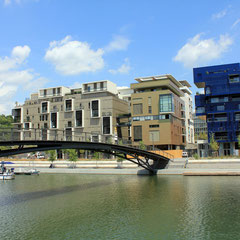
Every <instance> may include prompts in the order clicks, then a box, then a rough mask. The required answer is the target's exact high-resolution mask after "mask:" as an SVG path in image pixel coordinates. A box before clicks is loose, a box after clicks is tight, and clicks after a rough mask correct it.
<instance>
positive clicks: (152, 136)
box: [151, 132, 154, 151]
mask: <svg viewBox="0 0 240 240" xmlns="http://www.w3.org/2000/svg"><path fill="white" fill-rule="evenodd" d="M151 136H152V145H153V151H154V138H153V132H152V133H151Z"/></svg>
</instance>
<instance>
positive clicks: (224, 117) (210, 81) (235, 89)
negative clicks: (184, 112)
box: [193, 63, 240, 146]
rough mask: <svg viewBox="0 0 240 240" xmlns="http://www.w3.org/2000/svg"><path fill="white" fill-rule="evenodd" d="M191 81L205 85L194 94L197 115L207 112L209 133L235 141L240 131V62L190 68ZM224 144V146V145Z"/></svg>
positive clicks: (226, 141)
mask: <svg viewBox="0 0 240 240" xmlns="http://www.w3.org/2000/svg"><path fill="white" fill-rule="evenodd" d="M193 75H194V83H195V84H196V86H197V87H199V88H204V94H201V95H196V96H195V105H196V115H206V117H207V125H208V134H209V135H210V134H211V133H214V134H215V139H216V140H217V141H218V142H222V143H234V142H237V141H238V139H237V138H238V135H239V134H240V130H239V126H240V124H239V122H240V64H239V63H234V64H224V65H218V66H209V67H200V68H194V69H193ZM225 146H226V145H225Z"/></svg>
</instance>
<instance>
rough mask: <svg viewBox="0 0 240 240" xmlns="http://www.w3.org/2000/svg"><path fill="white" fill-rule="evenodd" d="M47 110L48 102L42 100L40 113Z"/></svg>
mask: <svg viewBox="0 0 240 240" xmlns="http://www.w3.org/2000/svg"><path fill="white" fill-rule="evenodd" d="M46 112H48V103H47V102H42V113H46Z"/></svg>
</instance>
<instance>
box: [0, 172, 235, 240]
mask: <svg viewBox="0 0 240 240" xmlns="http://www.w3.org/2000/svg"><path fill="white" fill-rule="evenodd" d="M239 207H240V178H239V177H183V176H161V177H160V176H155V177H146V176H145V177H139V176H107V175H106V176H104V175H80V174H79V175H78V174H41V175H40V176H16V179H15V180H14V181H5V182H0V216H1V217H0V239H1V240H3V239H4V240H5V239H11V240H13V239H21V240H22V239H51V240H52V239H53V240H55V239H57V240H60V239H81V240H82V239H89V240H90V239H97V240H100V239H130V240H132V239H138V240H140V239H144V240H145V239H150V240H154V239H174V240H177V239H184V240H186V239H191V240H192V239H204V240H205V239H211V240H212V239H218V240H220V239H224V240H226V239H231V240H234V239H237V240H239V239H240V208H239Z"/></svg>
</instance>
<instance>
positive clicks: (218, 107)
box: [217, 105, 225, 111]
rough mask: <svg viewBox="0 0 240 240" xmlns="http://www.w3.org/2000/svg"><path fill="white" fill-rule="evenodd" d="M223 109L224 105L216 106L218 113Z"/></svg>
mask: <svg viewBox="0 0 240 240" xmlns="http://www.w3.org/2000/svg"><path fill="white" fill-rule="evenodd" d="M224 109H225V107H224V105H219V106H217V110H218V111H223V110H224Z"/></svg>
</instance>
